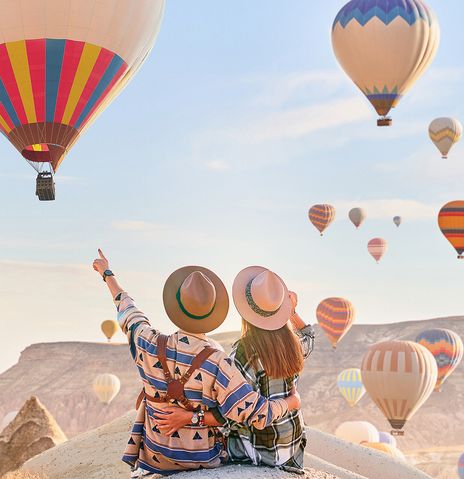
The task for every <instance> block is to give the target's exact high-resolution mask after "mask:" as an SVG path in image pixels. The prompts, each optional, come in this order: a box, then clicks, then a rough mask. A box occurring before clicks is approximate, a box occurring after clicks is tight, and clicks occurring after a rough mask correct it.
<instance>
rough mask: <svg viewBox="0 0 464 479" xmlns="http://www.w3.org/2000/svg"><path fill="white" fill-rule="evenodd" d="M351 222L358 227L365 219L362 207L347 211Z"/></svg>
mask: <svg viewBox="0 0 464 479" xmlns="http://www.w3.org/2000/svg"><path fill="white" fill-rule="evenodd" d="M348 216H349V218H350V220H351V222H352V223H353V224H354V225H355V226H356V228H359V227H360V226H361V225H362V224H363V222H364V220H365V219H366V212H365V211H364V210H363V209H362V208H353V209H352V210H350V212H349V213H348Z"/></svg>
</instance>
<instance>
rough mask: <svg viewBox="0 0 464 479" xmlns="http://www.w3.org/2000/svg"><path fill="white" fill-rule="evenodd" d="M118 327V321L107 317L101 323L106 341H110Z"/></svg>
mask: <svg viewBox="0 0 464 479" xmlns="http://www.w3.org/2000/svg"><path fill="white" fill-rule="evenodd" d="M118 329H119V323H118V322H117V321H114V320H113V319H107V320H106V321H103V323H102V324H101V330H102V332H103V334H104V335H105V336H106V338H107V339H108V342H110V341H111V338H112V337H113V336H114V335H115V334H116V333H117V332H118Z"/></svg>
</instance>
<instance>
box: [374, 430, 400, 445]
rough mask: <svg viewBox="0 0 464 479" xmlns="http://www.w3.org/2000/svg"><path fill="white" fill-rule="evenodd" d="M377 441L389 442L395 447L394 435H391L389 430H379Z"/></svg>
mask: <svg viewBox="0 0 464 479" xmlns="http://www.w3.org/2000/svg"><path fill="white" fill-rule="evenodd" d="M379 442H382V443H383V444H390V446H393V447H397V446H398V443H397V442H396V438H395V436H392V435H391V434H390V433H389V432H385V431H379Z"/></svg>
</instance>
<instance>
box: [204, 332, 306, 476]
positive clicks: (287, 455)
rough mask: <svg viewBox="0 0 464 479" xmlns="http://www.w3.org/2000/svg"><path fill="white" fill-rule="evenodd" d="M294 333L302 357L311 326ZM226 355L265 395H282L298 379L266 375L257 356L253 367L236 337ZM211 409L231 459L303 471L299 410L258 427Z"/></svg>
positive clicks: (304, 436) (280, 397)
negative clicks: (298, 342)
mask: <svg viewBox="0 0 464 479" xmlns="http://www.w3.org/2000/svg"><path fill="white" fill-rule="evenodd" d="M297 334H298V337H299V338H300V342H301V347H302V350H303V355H304V357H305V359H306V358H307V357H308V356H309V355H310V354H311V351H312V350H313V347H314V330H313V328H312V326H310V325H308V326H305V327H304V328H303V329H301V330H300V331H297ZM230 356H231V358H232V359H233V360H234V362H235V365H236V366H237V368H238V369H239V370H240V372H241V373H242V375H243V376H244V377H245V378H246V380H247V381H248V383H249V384H251V385H252V386H253V389H254V390H255V391H258V392H259V393H260V394H262V395H263V396H264V397H266V398H269V399H277V398H278V399H282V398H286V397H287V396H289V394H290V391H291V390H292V388H293V385H294V384H296V382H297V380H298V377H297V376H294V377H291V378H285V379H270V378H269V377H268V376H267V375H266V373H265V371H264V370H263V367H262V365H261V362H260V361H259V359H258V360H257V364H258V365H259V367H258V370H255V369H254V368H253V366H252V363H253V359H254V358H248V357H246V354H245V348H244V346H243V343H242V342H241V341H240V340H239V341H237V343H235V345H234V347H233V349H232V352H231V355H230ZM212 412H213V414H214V415H215V417H216V419H217V420H218V421H219V422H221V423H222V424H223V427H224V431H223V433H224V435H225V436H227V438H228V440H227V448H228V452H229V456H230V460H231V461H233V462H251V463H252V464H254V465H256V466H258V465H267V466H273V467H280V468H282V469H284V470H286V471H290V472H296V473H303V457H304V448H305V446H306V433H305V426H304V421H303V415H302V413H301V411H292V412H289V413H288V414H287V415H286V416H284V417H283V418H282V419H280V420H278V421H275V422H273V423H272V424H270V425H269V426H268V427H266V428H265V429H262V430H258V429H255V428H253V427H251V428H249V427H246V426H244V425H243V424H237V423H235V422H232V421H229V420H226V419H224V418H223V417H222V416H221V415H220V414H219V412H218V411H217V410H212Z"/></svg>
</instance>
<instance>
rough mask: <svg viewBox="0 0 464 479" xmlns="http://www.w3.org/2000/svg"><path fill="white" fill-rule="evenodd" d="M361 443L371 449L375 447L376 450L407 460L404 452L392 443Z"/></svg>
mask: <svg viewBox="0 0 464 479" xmlns="http://www.w3.org/2000/svg"><path fill="white" fill-rule="evenodd" d="M361 445H362V446H364V447H367V448H369V449H375V450H376V451H379V452H383V453H384V454H387V455H388V456H391V457H394V458H395V459H399V460H400V461H404V460H405V457H404V454H403V453H402V452H401V451H400V450H399V449H398V448H397V447H395V446H392V445H391V444H385V443H383V442H364V443H363V444H361Z"/></svg>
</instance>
